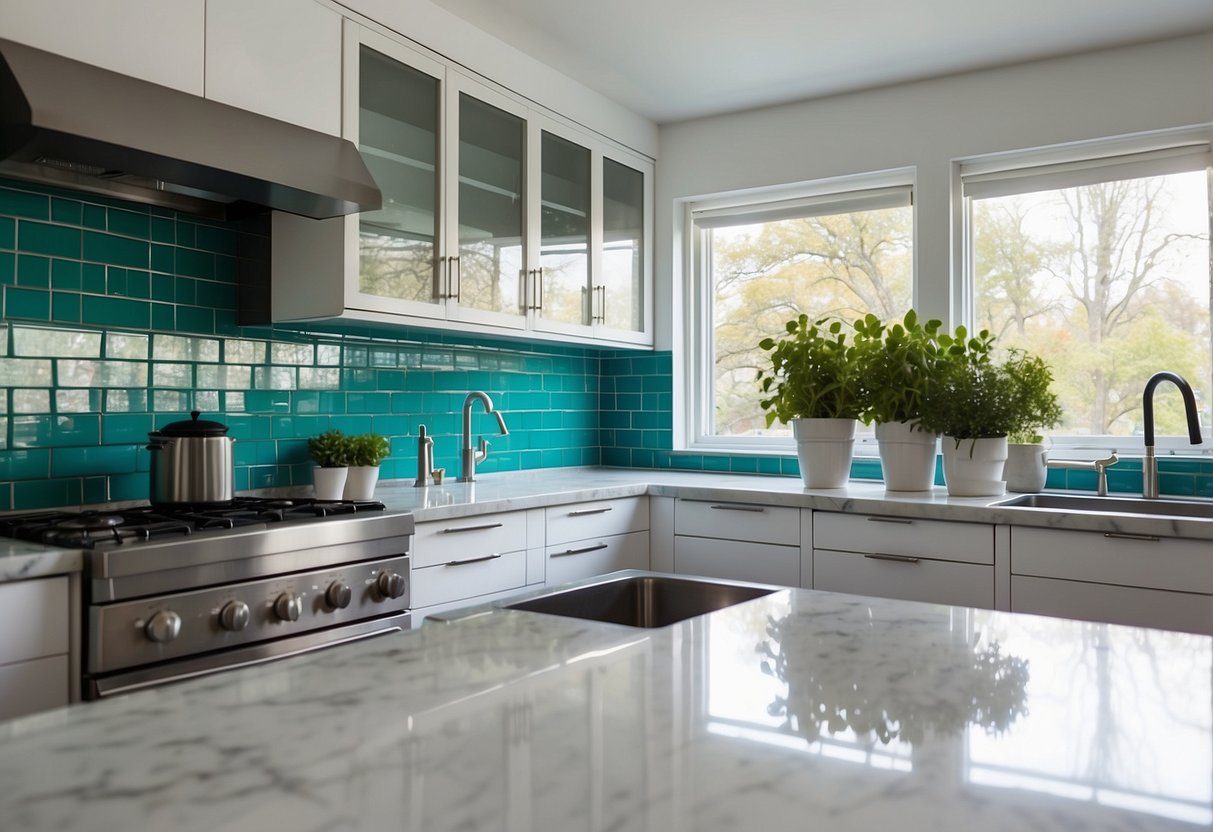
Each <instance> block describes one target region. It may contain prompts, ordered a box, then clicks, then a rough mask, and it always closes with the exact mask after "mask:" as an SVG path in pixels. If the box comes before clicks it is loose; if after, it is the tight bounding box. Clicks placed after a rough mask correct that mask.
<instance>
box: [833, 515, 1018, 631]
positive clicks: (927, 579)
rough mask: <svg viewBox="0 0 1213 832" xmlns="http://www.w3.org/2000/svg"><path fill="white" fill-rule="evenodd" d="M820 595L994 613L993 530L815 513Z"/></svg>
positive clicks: (906, 519)
mask: <svg viewBox="0 0 1213 832" xmlns="http://www.w3.org/2000/svg"><path fill="white" fill-rule="evenodd" d="M813 588H814V589H823V590H826V591H829V592H849V593H852V594H855V595H876V596H879V597H882V598H901V599H904V600H907V601H928V602H932V603H939V604H957V605H960V606H966V607H984V608H989V609H992V608H993V607H994V527H993V526H991V525H986V524H982V523H953V522H947V521H941V520H920V519H917V518H909V517H883V516H879V515H866V514H842V513H835V512H824V511H815V512H813Z"/></svg>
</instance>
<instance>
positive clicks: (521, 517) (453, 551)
mask: <svg viewBox="0 0 1213 832" xmlns="http://www.w3.org/2000/svg"><path fill="white" fill-rule="evenodd" d="M413 544H414V545H413V568H414V569H419V568H421V567H425V566H434V565H436V564H443V563H447V562H449V561H452V560H466V559H468V558H473V557H484V556H486V555H493V554H501V553H503V552H512V551H514V550H516V549H525V548H526V512H524V511H511V512H506V513H503V514H481V515H478V516H475V517H458V518H454V519H451V520H434V521H431V522H427V523H418V524H417V531H416V533H415V534H414V536H413Z"/></svg>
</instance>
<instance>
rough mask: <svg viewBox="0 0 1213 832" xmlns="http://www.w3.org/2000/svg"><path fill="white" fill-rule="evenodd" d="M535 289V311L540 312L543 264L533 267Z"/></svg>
mask: <svg viewBox="0 0 1213 832" xmlns="http://www.w3.org/2000/svg"><path fill="white" fill-rule="evenodd" d="M535 290H536V295H537V297H536V300H535V311H536V312H541V311H543V266H540V267H539V268H537V269H535Z"/></svg>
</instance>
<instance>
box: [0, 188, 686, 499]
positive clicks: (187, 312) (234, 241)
mask: <svg viewBox="0 0 1213 832" xmlns="http://www.w3.org/2000/svg"><path fill="white" fill-rule="evenodd" d="M246 229H247V225H241V224H224V223H220V222H212V221H209V220H201V219H199V218H197V217H194V216H190V215H185V214H176V213H173V212H171V211H167V210H164V209H160V208H149V207H146V206H142V205H138V204H135V203H126V202H121V201H117V200H112V199H108V198H104V197H96V196H92V195H87V194H82V193H73V192H69V191H60V190H56V189H51V188H44V187H41V186H34V185H27V184H25V183H19V182H14V181H8V180H0V284H2V285H3V302H4V308H3V324H0V510H8V509H21V510H27V509H33V508H48V507H55V506H73V505H80V504H91V503H100V502H104V501H107V500H145V499H147V496H148V473H147V471H148V452H147V450H146V448H145V447H144V446H145V444H146V440H147V432H148V431H150V430H152V429H153V426H161V425H163V424H165V423H167V422H171V421H174V420H177V419H180V418H182V414H183V413H186V412H188V411H189V410H191V409H197V410H202V411H204V412H206V413H207V414H218V416H217V417H216V418H219V419H221V420H222V421H224V422H226V423H227V424H228V425H229V426H230V428H231V435H232V436H234V437H236V438H237V440H238V441H237V443H236V445H235V448H234V452H235V464H236V471H235V474H236V487H237V489H247V488H261V487H270V486H283V485H300V484H304V485H306V484H309V483H310V482H311V476H312V475H311V463H310V461H309V459H308V455H307V438H308V437H309V436H312V435H314V434H317V433H320V432H321V431H324V430H327V429H328V428H331V427H335V428H340V429H341V430H343V431H345V432H347V433H363V432H367V431H374V432H376V433H381V434H384V435H385V436H388V437H390V439H391V444H392V457H391V458H390V459H389V460H387V461H386V462H385V463H384V470H383V472H382V476H383V477H385V478H397V477H403V478H411V477H412V476H414V474H415V471H416V439H415V437H416V435H417V427H418V425H421V424H424V425H426V427H427V428H428V430H429V433H430V435H431V436H433V437H434V438H435V454H434V462H435V465H437V466H440V467H441V466H445V467H446V468H447V470H448V471H455V470H457V468H458V459H459V450H458V447H459V433H460V424H459V420H460V406H461V405H462V403H463V397H464V396H465V395H466V393H467V392H468V391H470V390H484V391H486V392H488V393H489V394H490V395H491V396H492V397H493V401H494V403H495V404H496V405H497V406H498V407H500V408H501V409H503V410H504V411H505V412H506V414H507V418H508V419H509V425H510V434H509V435H508V436H494V437H492V439H491V441H492V443H493V450H492V453H491V455H490V456H489V458H488V460H487V461H486V462H485V463H484V464H483V465H481V466H480V470H482V471H486V472H488V471H500V470H516V469H523V468H541V467H555V466H570V465H593V464H598V463H600V462H601V461H602V453H601V449H600V431H599V405H600V402H599V387H600V375H599V370H600V365H601V362H602V360H603V356H604V355H607V356H609V355H611V354H612V352H611V351H605V352H604V351H600V350H595V349H587V348H576V347H564V346H560V345H551V346H548V345H544V344H530V343H526V344H520V345H518V346H517V347H513V346H508V345H507V346H502V345H501V344H500V343H497V342H488V341H486V342H480V341H476V340H472V339H468V338H466V337H463V338H460V339H459V340H458V341H456V340H454V339H453V338H452V337H448V336H445V335H444V334H443V333H433V334H429V333H426V334H421V335H417V334H416V331H412V332H411V333H410V338H412V340H410V338H385V339H368V338H363V337H354V336H328V335H315V334H300V333H296V332H293V331H287V330H270V329H251V328H241V327H240V326H238V325H237V323H236V305H237V291H236V288H237V275H238V274H239V273H240V272H241V271H242V270H244V269H250V268H252V269H255V268H256V267H257V266H258V264H257V263H256V262H255V259H256V258H258V257H264V256H265V255H264V254H260V252H266V251H268V248H269V246H268V238H264V237H262V238H258V235H257V234H250V233H249V232H248V231H247V230H246ZM250 252H251V253H252V255H251V256H252V258H253V261H250V259H249V257H247V256H246V255H248V254H249V253H250ZM261 266H262V268H264V263H262V264H261ZM413 336H415V337H413ZM650 360H651V357H650ZM667 396H668V394H667ZM639 404H640V402H639V401H638V402H637V405H638V406H639ZM661 404H664V405H665V406H666V409H667V412H668V407H669V405H668V401H663V402H661ZM612 406H613V405H612ZM637 409H639V407H638V408H637ZM666 425H667V426H668V420H667V422H666ZM488 427H489V426H485V427H484V430H485V432H486V433H488V432H492V433H496V431H495V430H494V431H489V430H488ZM664 434H665V435H664V436H662V437H661V438H662V439H664V440H665V442H666V444H665V447H667V448H668V447H669V444H668V441H669V440H668V429H667V430H665V431H664ZM637 444H640V442H639V437H638V441H637Z"/></svg>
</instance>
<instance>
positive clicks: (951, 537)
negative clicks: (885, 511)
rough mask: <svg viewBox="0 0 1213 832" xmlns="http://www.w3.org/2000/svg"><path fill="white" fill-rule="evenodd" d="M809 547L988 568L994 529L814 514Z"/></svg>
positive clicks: (924, 521)
mask: <svg viewBox="0 0 1213 832" xmlns="http://www.w3.org/2000/svg"><path fill="white" fill-rule="evenodd" d="M813 547H814V548H815V549H816V548H821V549H833V550H835V551H839V552H859V553H861V554H865V555H866V554H885V555H909V556H911V557H919V558H930V559H932V560H954V561H960V562H962V563H982V564H989V565H993V563H994V527H993V526H988V525H986V524H984V523H951V522H948V521H946V520H919V519H917V518H910V517H880V516H878V515H872V514H840V513H837V512H828V511H815V512H813Z"/></svg>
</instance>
